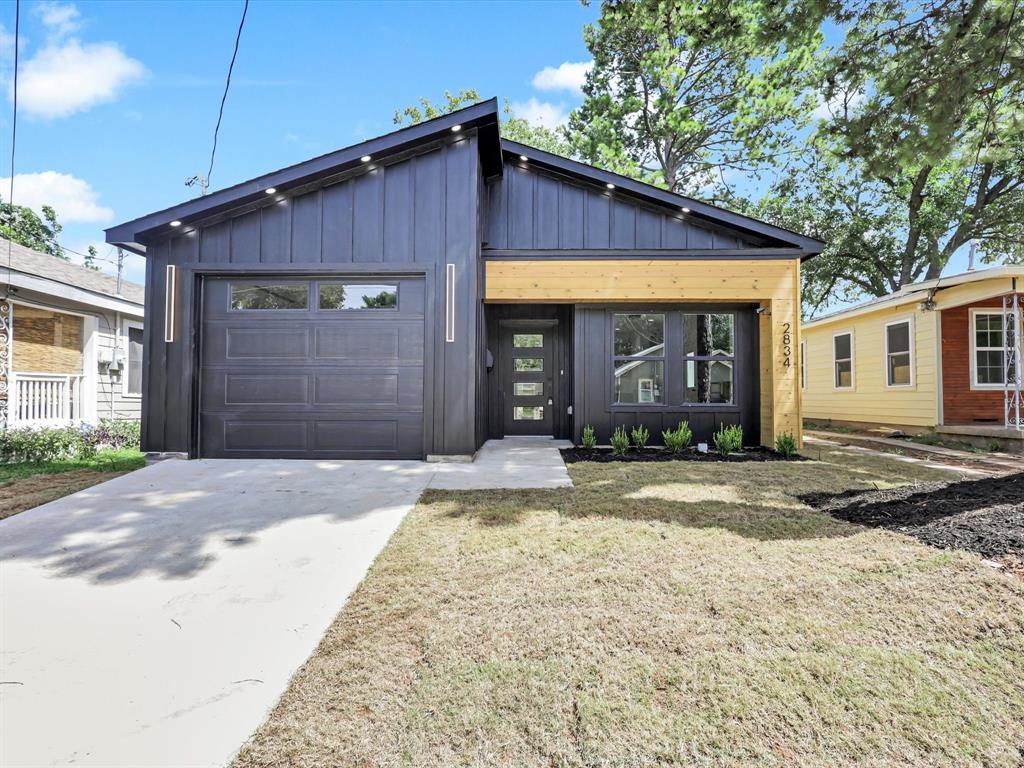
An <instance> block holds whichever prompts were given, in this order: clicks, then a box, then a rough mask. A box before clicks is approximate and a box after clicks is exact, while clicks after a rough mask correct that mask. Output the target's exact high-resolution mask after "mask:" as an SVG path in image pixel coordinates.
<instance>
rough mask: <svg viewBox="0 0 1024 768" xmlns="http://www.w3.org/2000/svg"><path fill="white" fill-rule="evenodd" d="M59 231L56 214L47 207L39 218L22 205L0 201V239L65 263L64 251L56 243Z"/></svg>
mask: <svg viewBox="0 0 1024 768" xmlns="http://www.w3.org/2000/svg"><path fill="white" fill-rule="evenodd" d="M61 229H62V227H61V225H60V223H59V222H58V221H57V212H56V211H55V210H53V208H51V207H50V206H49V205H44V206H43V215H42V217H40V216H39V214H37V213H36V212H35V211H33V210H32V209H31V208H28V207H26V206H24V205H11V204H10V203H5V202H3V201H2V200H0V237H5V238H7V239H8V240H12V241H13V242H15V243H18V244H20V245H23V246H25V247H26V248H31V249H32V250H34V251H41V252H42V253H48V254H50V255H51V256H56V257H57V258H59V259H64V260H65V261H67V256H66V255H65V254H64V249H62V248H61V247H60V245H59V244H58V243H57V237H58V235H60V232H61Z"/></svg>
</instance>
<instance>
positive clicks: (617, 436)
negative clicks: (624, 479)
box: [611, 427, 629, 456]
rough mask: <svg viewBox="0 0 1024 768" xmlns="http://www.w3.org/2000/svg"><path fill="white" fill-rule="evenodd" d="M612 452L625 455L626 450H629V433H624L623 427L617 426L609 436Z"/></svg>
mask: <svg viewBox="0 0 1024 768" xmlns="http://www.w3.org/2000/svg"><path fill="white" fill-rule="evenodd" d="M611 443H612V452H613V453H614V454H615V455H616V456H625V455H626V451H628V450H629V435H628V434H626V428H625V427H618V428H617V429H616V430H615V431H614V432H613V433H612V438H611Z"/></svg>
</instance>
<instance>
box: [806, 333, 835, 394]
mask: <svg viewBox="0 0 1024 768" xmlns="http://www.w3.org/2000/svg"><path fill="white" fill-rule="evenodd" d="M832 352H833V354H835V347H832ZM833 383H834V382H833ZM800 389H803V390H806V389H807V341H806V340H803V341H801V342H800Z"/></svg>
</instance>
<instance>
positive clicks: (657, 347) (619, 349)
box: [612, 312, 665, 405]
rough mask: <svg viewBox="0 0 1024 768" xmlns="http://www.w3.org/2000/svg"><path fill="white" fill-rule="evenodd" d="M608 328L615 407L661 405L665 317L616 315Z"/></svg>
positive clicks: (656, 314)
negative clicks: (610, 333)
mask: <svg viewBox="0 0 1024 768" xmlns="http://www.w3.org/2000/svg"><path fill="white" fill-rule="evenodd" d="M612 325H613V331H612V363H613V366H612V367H613V370H614V372H615V373H614V377H613V378H614V390H615V391H614V398H615V403H626V404H631V405H633V404H637V405H639V404H643V405H657V404H661V403H664V402H665V394H664V392H665V386H664V379H665V315H664V314H659V313H643V312H637V313H622V314H616V315H614V317H613V322H612Z"/></svg>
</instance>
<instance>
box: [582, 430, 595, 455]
mask: <svg viewBox="0 0 1024 768" xmlns="http://www.w3.org/2000/svg"><path fill="white" fill-rule="evenodd" d="M596 446H597V434H596V433H595V432H594V427H593V425H591V424H587V425H586V426H584V427H583V447H584V448H586V449H587V450H590V449H592V448H595V447H596Z"/></svg>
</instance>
